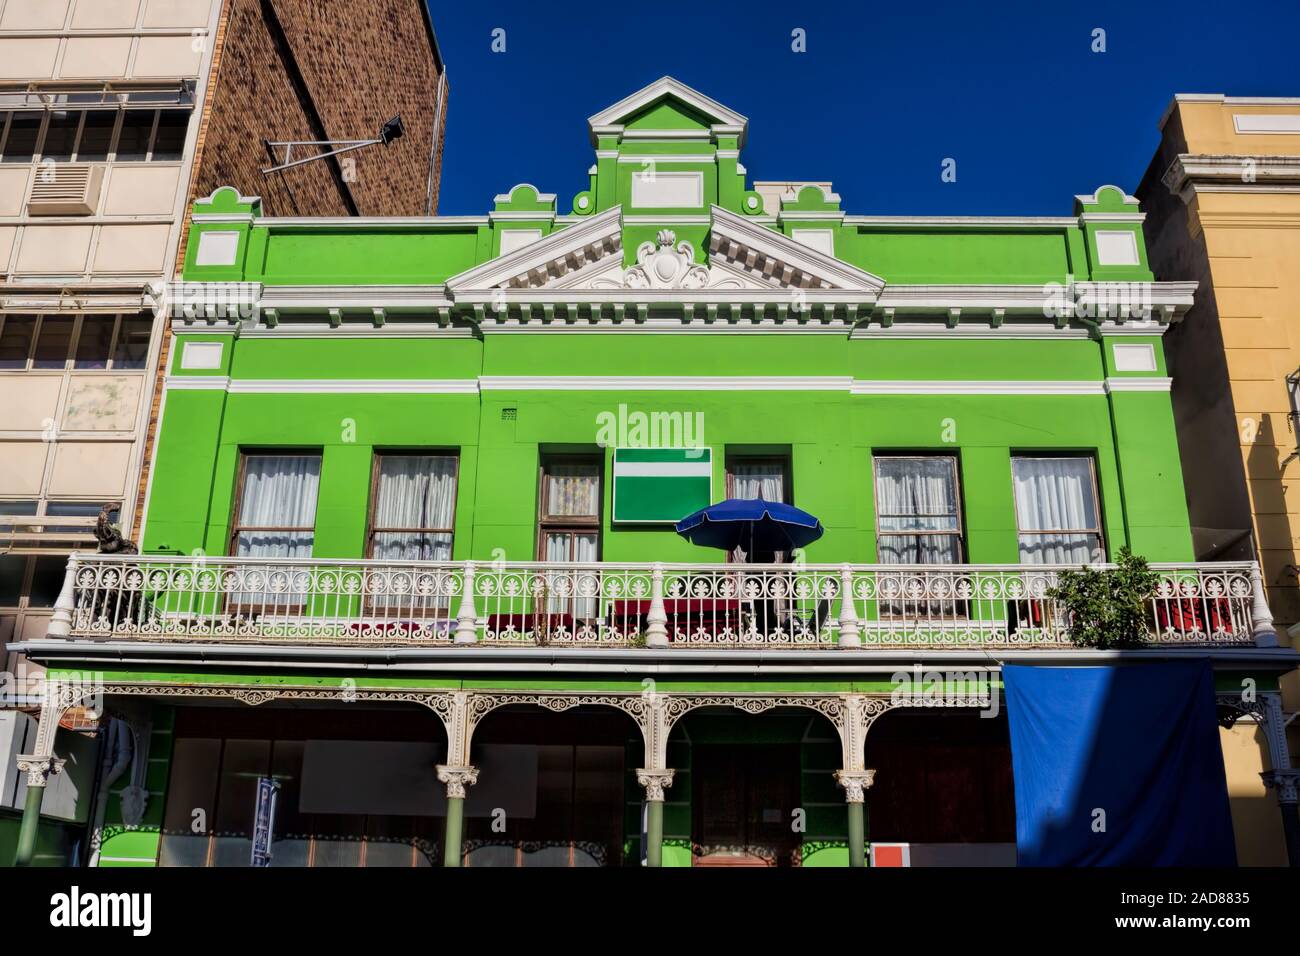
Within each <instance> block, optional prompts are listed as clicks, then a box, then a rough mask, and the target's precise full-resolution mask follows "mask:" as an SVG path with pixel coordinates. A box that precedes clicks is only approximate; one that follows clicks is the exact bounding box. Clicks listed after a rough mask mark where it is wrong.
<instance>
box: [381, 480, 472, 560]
mask: <svg viewBox="0 0 1300 956" xmlns="http://www.w3.org/2000/svg"><path fill="white" fill-rule="evenodd" d="M455 508H456V458H455V457H454V456H452V455H384V456H383V457H382V458H381V459H380V461H379V477H378V482H377V484H376V487H375V518H374V527H375V528H376V529H388V530H376V531H375V537H374V549H373V551H374V557H375V558H377V559H379V560H382V561H450V560H451V544H452V532H451V528H452V524H453V522H454V521H455ZM402 529H409V530H402Z"/></svg>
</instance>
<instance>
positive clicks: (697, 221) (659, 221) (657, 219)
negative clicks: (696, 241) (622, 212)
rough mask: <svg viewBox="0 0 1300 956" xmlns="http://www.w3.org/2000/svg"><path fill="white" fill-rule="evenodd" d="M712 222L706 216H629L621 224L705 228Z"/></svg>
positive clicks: (710, 217)
mask: <svg viewBox="0 0 1300 956" xmlns="http://www.w3.org/2000/svg"><path fill="white" fill-rule="evenodd" d="M711 222H713V217H712V216H708V215H699V216H653V215H629V216H624V217H623V224H624V225H628V226H658V225H665V226H707V225H709V224H710V223H711Z"/></svg>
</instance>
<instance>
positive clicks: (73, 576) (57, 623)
mask: <svg viewBox="0 0 1300 956" xmlns="http://www.w3.org/2000/svg"><path fill="white" fill-rule="evenodd" d="M76 583H77V556H76V555H75V554H73V555H70V556H69V557H68V567H67V570H65V571H64V572H63V586H62V587H61V588H60V589H59V597H58V600H56V601H55V602H54V614H53V615H51V616H50V623H49V626H48V627H47V628H46V629H45V636H46V637H71V636H72V612H73V611H74V610H76V607H77V599H76Z"/></svg>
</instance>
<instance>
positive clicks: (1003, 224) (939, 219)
mask: <svg viewBox="0 0 1300 956" xmlns="http://www.w3.org/2000/svg"><path fill="white" fill-rule="evenodd" d="M1078 222H1079V220H1078V217H1076V216H851V215H846V216H845V217H844V224H845V225H846V226H903V227H907V228H909V229H927V228H929V229H950V228H953V227H961V228H977V229H984V228H1004V229H1025V228H1030V229H1042V228H1050V229H1061V228H1068V227H1070V226H1075V225H1077V224H1078Z"/></svg>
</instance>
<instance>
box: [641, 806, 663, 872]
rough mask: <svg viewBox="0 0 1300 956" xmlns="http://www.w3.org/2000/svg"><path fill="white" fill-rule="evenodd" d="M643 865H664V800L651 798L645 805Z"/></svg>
mask: <svg viewBox="0 0 1300 956" xmlns="http://www.w3.org/2000/svg"><path fill="white" fill-rule="evenodd" d="M645 865H646V866H663V865H664V802H663V801H662V800H651V801H649V802H648V803H647V805H646V822H645Z"/></svg>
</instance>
